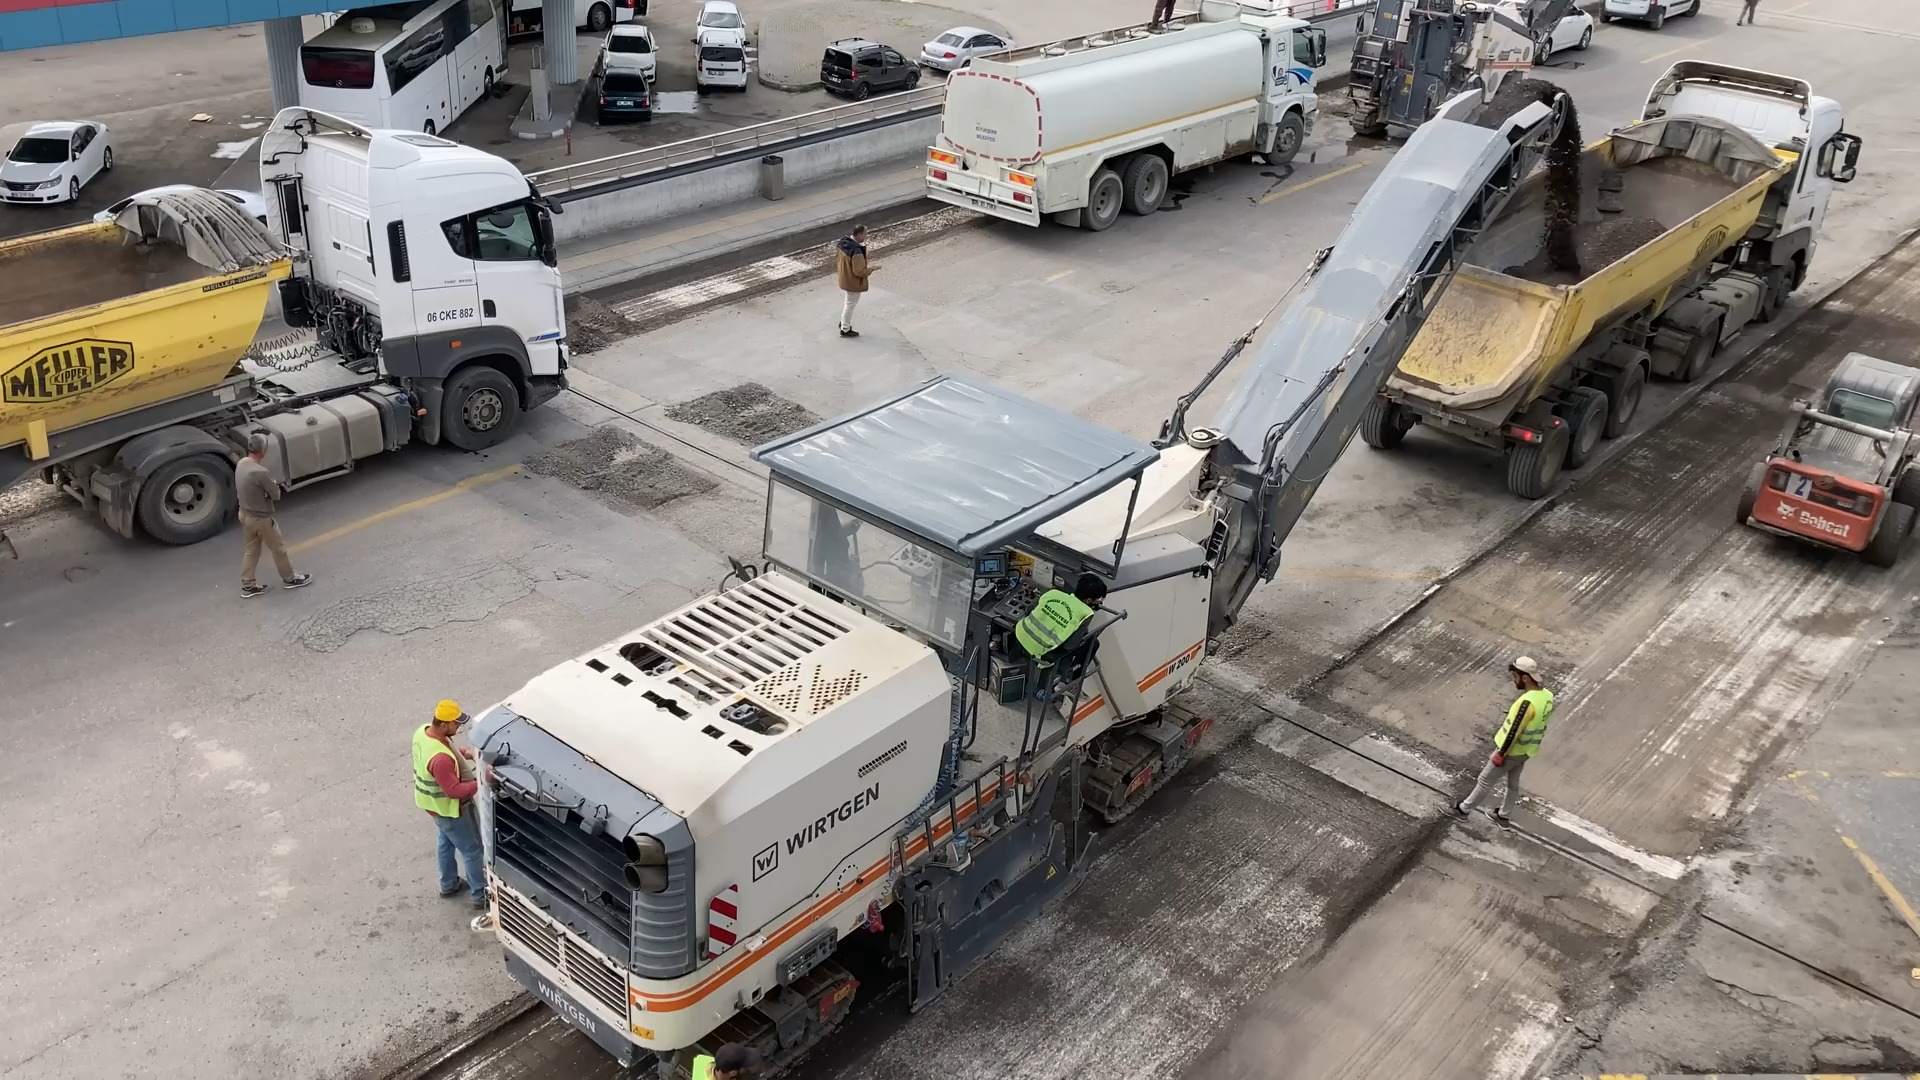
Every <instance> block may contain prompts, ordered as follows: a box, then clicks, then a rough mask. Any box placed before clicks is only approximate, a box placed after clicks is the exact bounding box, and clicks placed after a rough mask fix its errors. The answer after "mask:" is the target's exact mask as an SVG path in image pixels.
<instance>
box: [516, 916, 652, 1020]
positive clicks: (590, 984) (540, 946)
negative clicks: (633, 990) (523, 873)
mask: <svg viewBox="0 0 1920 1080" xmlns="http://www.w3.org/2000/svg"><path fill="white" fill-rule="evenodd" d="M499 909H500V929H501V931H502V932H504V933H505V934H506V935H507V936H508V937H510V938H512V939H513V940H514V941H516V942H518V943H519V944H520V945H522V946H524V947H525V948H526V949H527V950H528V951H529V952H531V953H533V954H534V955H535V956H538V957H539V958H540V959H542V960H545V961H546V962H547V964H548V965H549V966H551V967H552V968H553V969H554V970H556V971H558V972H560V973H561V974H563V975H565V976H566V979H567V981H568V982H570V983H572V984H573V985H574V986H575V987H577V988H578V989H580V990H582V991H584V992H585V993H586V994H588V995H589V996H591V997H592V998H593V999H594V1000H595V1001H598V1002H599V1003H600V1004H602V1005H605V1006H606V1007H607V1008H609V1009H612V1010H613V1012H614V1014H615V1015H616V1016H626V1015H627V974H626V971H625V970H623V969H622V968H620V967H619V966H618V965H617V964H614V963H611V962H609V961H608V960H606V959H605V958H603V957H600V956H597V955H595V954H594V953H593V952H592V950H590V949H589V948H588V947H587V946H586V945H584V944H582V943H581V942H580V941H578V940H577V939H575V938H573V937H572V936H570V935H568V934H567V932H566V931H564V930H562V929H561V928H560V927H559V926H557V925H555V924H554V923H553V922H552V921H551V920H549V919H548V918H547V917H546V916H545V915H542V914H540V913H539V912H538V911H535V910H534V909H533V908H532V907H530V906H528V905H527V904H526V903H525V902H524V901H522V900H521V899H520V898H519V897H517V896H514V895H512V894H511V893H507V892H504V891H503V892H501V893H500V897H499Z"/></svg>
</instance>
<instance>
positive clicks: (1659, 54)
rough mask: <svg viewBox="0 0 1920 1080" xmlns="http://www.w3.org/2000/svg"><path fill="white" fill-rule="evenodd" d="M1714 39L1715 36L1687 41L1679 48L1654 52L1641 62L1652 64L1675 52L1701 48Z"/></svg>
mask: <svg viewBox="0 0 1920 1080" xmlns="http://www.w3.org/2000/svg"><path fill="white" fill-rule="evenodd" d="M1712 40H1714V39H1713V38H1702V39H1701V40H1699V41H1689V42H1687V43H1686V44H1685V45H1682V46H1680V47H1679V48H1677V49H1668V50H1667V51H1666V52H1657V53H1654V54H1653V55H1652V56H1649V57H1647V58H1646V59H1645V60H1642V61H1640V62H1641V63H1643V64H1651V63H1653V62H1654V61H1655V60H1665V59H1666V58H1667V57H1669V56H1672V55H1674V54H1675V53H1683V52H1686V51H1687V50H1688V49H1697V48H1699V47H1700V46H1702V45H1705V44H1706V43H1707V42H1709V41H1712Z"/></svg>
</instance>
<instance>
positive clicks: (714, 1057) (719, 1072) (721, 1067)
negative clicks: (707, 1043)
mask: <svg viewBox="0 0 1920 1080" xmlns="http://www.w3.org/2000/svg"><path fill="white" fill-rule="evenodd" d="M766 1066H767V1059H766V1055H764V1054H762V1053H760V1051H758V1050H755V1049H754V1048H753V1047H751V1046H742V1045H740V1044H739V1043H727V1044H725V1045H724V1046H722V1047H720V1049H718V1050H715V1051H714V1052H713V1053H712V1054H700V1055H698V1056H697V1057H695V1058H694V1059H693V1080H746V1078H747V1077H749V1076H752V1075H753V1074H755V1073H757V1072H759V1071H760V1070H761V1069H764V1068H766Z"/></svg>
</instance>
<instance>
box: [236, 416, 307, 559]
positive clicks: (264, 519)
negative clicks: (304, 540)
mask: <svg viewBox="0 0 1920 1080" xmlns="http://www.w3.org/2000/svg"><path fill="white" fill-rule="evenodd" d="M266 456H267V437H266V436H265V435H262V434H261V433H259V432H257V431H256V432H254V433H253V434H251V435H249V436H247V456H246V457H243V458H241V459H240V463H239V464H238V465H235V466H234V467H233V490H234V492H235V494H237V495H238V496H239V501H240V532H241V534H242V535H243V536H245V537H246V551H245V553H244V554H243V555H242V556H241V557H240V595H241V596H259V595H260V594H261V593H263V592H266V591H267V587H266V586H265V585H262V584H260V583H259V582H257V581H255V580H253V572H254V570H255V568H257V567H258V566H259V565H260V549H261V548H262V547H265V548H266V549H267V550H268V551H269V552H271V553H272V554H273V568H274V569H276V570H278V571H280V582H281V584H283V585H285V586H286V587H287V588H289V589H297V588H299V587H300V586H302V585H305V584H307V583H308V582H310V581H312V580H313V575H312V574H296V573H294V572H293V560H292V559H289V558H287V542H286V541H285V540H283V539H281V537H280V526H279V525H277V524H275V523H274V520H273V504H274V503H275V502H277V501H278V500H279V498H280V482H279V481H278V480H275V479H274V478H273V473H271V472H269V471H268V470H267V464H266Z"/></svg>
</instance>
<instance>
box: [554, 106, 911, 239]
mask: <svg viewBox="0 0 1920 1080" xmlns="http://www.w3.org/2000/svg"><path fill="white" fill-rule="evenodd" d="M939 134H940V117H939V115H938V114H935V115H932V116H926V117H918V118H915V119H912V120H908V121H905V122H903V123H894V124H884V125H881V126H878V127H873V128H869V129H867V130H864V131H854V132H834V133H831V134H830V135H828V136H825V137H822V138H820V139H818V140H816V141H813V142H807V143H802V144H799V145H788V146H783V147H781V148H780V150H779V154H780V156H781V157H782V158H783V159H785V161H786V183H787V186H788V187H798V186H800V185H802V184H809V183H812V182H814V181H816V180H826V179H831V178H832V177H835V176H842V175H845V174H847V173H851V172H858V171H859V170H861V169H865V168H867V167H869V166H872V165H879V164H883V163H885V162H888V161H908V160H913V159H917V158H920V157H923V156H925V154H926V149H927V147H928V146H931V145H932V144H933V141H934V139H935V138H936V137H937V136H938V135H939ZM759 196H760V155H758V154H754V155H752V156H749V157H747V158H746V159H745V160H742V161H734V162H728V163H727V164H724V165H712V166H707V167H704V168H700V169H697V170H692V171H689V172H686V173H683V174H681V175H678V176H669V177H663V178H661V179H658V180H650V181H649V182H647V183H644V184H638V185H635V186H633V187H628V188H623V189H621V190H618V191H609V192H605V193H603V194H592V195H585V196H584V197H582V198H575V199H569V200H567V202H566V204H565V212H564V213H562V214H561V215H560V216H559V217H556V218H554V219H553V225H554V232H555V233H557V234H558V239H559V240H560V242H561V243H566V242H568V241H571V240H576V239H580V238H582V237H588V236H601V235H605V234H606V233H609V232H617V231H619V230H621V229H631V228H634V227H635V226H639V225H648V224H652V223H653V222H656V221H666V220H670V219H672V218H674V217H678V216H680V215H683V214H688V213H692V212H694V211H696V210H703V209H705V208H707V207H711V206H722V205H726V204H729V203H741V202H745V201H747V200H749V199H757V198H759Z"/></svg>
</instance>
